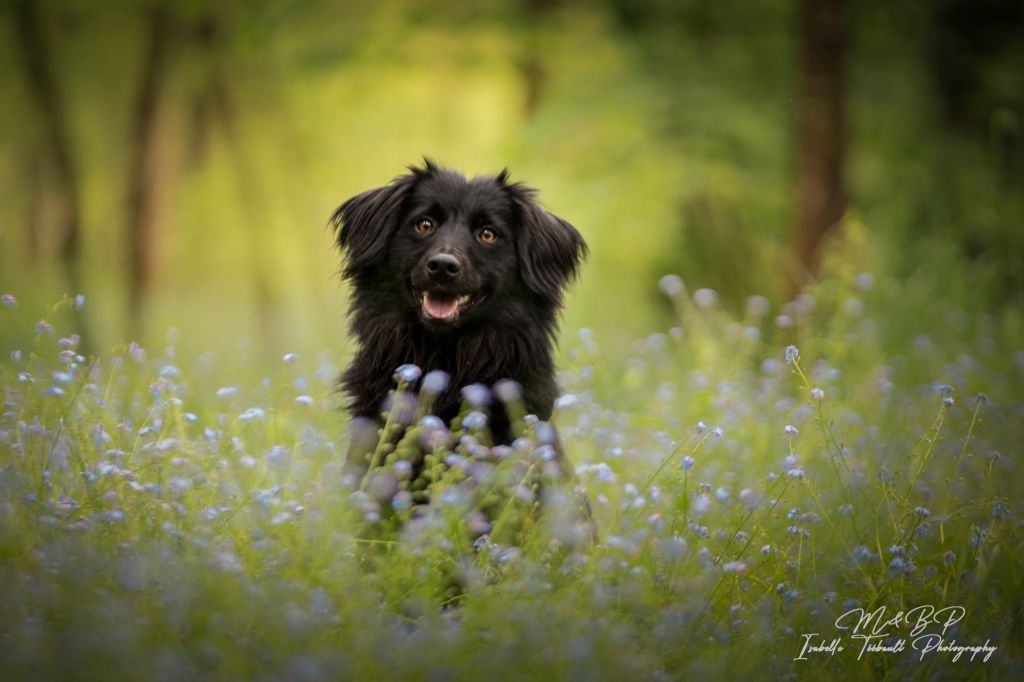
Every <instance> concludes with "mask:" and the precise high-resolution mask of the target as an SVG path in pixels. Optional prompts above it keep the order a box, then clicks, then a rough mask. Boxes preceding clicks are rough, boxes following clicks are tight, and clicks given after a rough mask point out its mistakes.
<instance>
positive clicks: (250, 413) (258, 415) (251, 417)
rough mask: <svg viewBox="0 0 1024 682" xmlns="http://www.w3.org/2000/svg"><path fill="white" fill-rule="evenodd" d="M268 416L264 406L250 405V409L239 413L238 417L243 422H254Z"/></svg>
mask: <svg viewBox="0 0 1024 682" xmlns="http://www.w3.org/2000/svg"><path fill="white" fill-rule="evenodd" d="M266 416H267V411H266V410H264V409H263V408H262V407H250V408H249V409H248V410H246V411H245V412H243V413H242V414H240V415H238V419H239V420H240V421H243V422H253V421H257V420H259V419H264V418H265V417H266Z"/></svg>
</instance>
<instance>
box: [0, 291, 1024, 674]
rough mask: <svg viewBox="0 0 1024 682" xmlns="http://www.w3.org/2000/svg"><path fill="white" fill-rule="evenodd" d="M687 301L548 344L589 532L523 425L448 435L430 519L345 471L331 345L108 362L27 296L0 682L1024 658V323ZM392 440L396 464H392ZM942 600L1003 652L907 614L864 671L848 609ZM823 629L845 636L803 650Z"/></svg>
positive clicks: (904, 308) (14, 370) (999, 670)
mask: <svg viewBox="0 0 1024 682" xmlns="http://www.w3.org/2000/svg"><path fill="white" fill-rule="evenodd" d="M673 286H674V285H673V282H672V281H671V280H667V281H663V288H665V289H666V290H669V291H670V292H672V293H674V294H675V295H674V296H673V297H672V298H671V302H672V303H673V304H674V309H675V311H676V317H677V319H676V320H675V322H674V323H673V324H674V326H673V328H672V329H671V330H670V331H668V332H667V333H664V334H662V333H658V334H652V335H650V336H648V337H646V338H642V339H638V340H636V341H635V342H634V343H633V344H632V345H631V346H630V347H629V348H628V349H627V350H626V351H624V352H623V353H621V354H620V353H618V352H617V351H615V352H613V351H606V350H603V347H602V345H601V343H602V342H601V339H600V338H597V335H596V334H594V333H593V332H591V331H589V330H567V331H566V332H565V333H564V334H563V340H562V348H563V351H564V356H565V357H566V358H567V362H565V363H564V367H563V372H562V374H561V376H560V381H561V384H562V387H563V389H564V390H565V391H566V394H567V396H569V397H566V398H564V399H563V400H561V401H560V402H559V407H558V409H557V410H556V415H555V418H554V422H555V423H556V425H557V427H558V429H559V434H560V437H561V440H562V441H563V443H564V445H565V448H566V450H567V452H568V455H569V458H570V459H571V460H572V465H573V466H574V467H576V472H575V477H576V485H577V486H578V489H579V490H585V491H586V494H587V496H588V497H589V500H590V504H591V507H592V509H593V514H594V519H595V521H596V524H597V527H598V538H597V541H596V543H594V542H590V541H587V540H586V539H585V533H580V532H578V530H579V529H578V528H577V525H578V524H577V522H576V517H574V516H573V515H571V514H562V513H560V510H561V507H560V504H561V503H562V502H565V501H566V500H571V499H572V495H571V491H562V490H560V489H559V488H558V486H556V485H554V484H552V483H551V482H550V481H551V480H554V479H557V478H559V476H558V474H557V472H552V471H550V468H549V469H545V467H544V464H543V462H539V461H537V460H536V458H537V456H538V453H540V454H543V449H542V448H540V447H538V443H537V442H536V441H537V440H538V438H537V437H536V434H537V429H538V428H539V427H536V426H529V425H526V424H524V425H523V431H522V435H523V438H524V441H522V442H521V443H520V447H519V448H518V449H517V450H516V451H515V452H514V453H513V454H506V457H505V458H504V459H503V460H502V461H501V462H500V463H497V464H495V463H494V462H492V461H491V460H493V454H494V453H493V452H492V451H491V450H490V449H489V448H486V447H484V446H481V445H480V442H481V441H484V442H485V441H486V433H484V432H479V433H469V434H468V435H471V436H473V437H472V438H470V439H461V440H460V439H459V437H460V436H461V435H464V434H466V433H468V432H470V431H473V430H471V429H463V428H461V425H459V424H455V425H453V430H454V433H453V438H452V440H451V443H452V444H453V447H454V450H452V451H449V449H448V448H445V447H444V446H443V445H442V446H439V447H438V449H437V450H435V452H434V453H433V455H432V459H431V460H430V461H429V465H430V466H429V467H428V470H429V472H430V476H431V478H430V480H429V481H425V483H426V484H428V485H427V487H426V488H424V489H423V490H422V492H423V493H427V492H429V494H430V496H431V498H432V500H433V502H432V504H431V505H430V507H429V509H428V510H427V512H426V513H425V514H422V515H417V516H418V518H417V519H416V520H412V516H413V512H412V511H411V510H409V509H408V508H407V506H408V505H407V502H408V501H409V498H402V499H403V500H404V502H400V503H396V504H392V503H391V500H390V496H391V495H392V494H393V493H394V492H395V489H391V490H387V491H384V492H382V491H381V489H382V487H387V486H377V487H375V486H374V484H373V483H372V482H370V481H368V482H367V484H366V485H364V486H363V487H364V488H365V489H364V490H363V491H361V492H355V493H354V494H353V492H354V488H353V486H352V485H351V483H349V484H346V482H345V481H343V478H342V466H341V465H342V461H343V458H344V451H345V419H344V417H343V416H342V414H341V413H340V412H339V410H338V403H339V400H338V397H337V396H336V395H335V394H334V392H333V381H334V379H335V376H336V372H337V368H336V367H334V366H332V365H331V363H330V358H331V357H332V355H331V353H330V352H326V353H323V354H321V355H320V356H314V355H311V354H305V353H304V354H302V355H301V356H299V357H297V358H296V357H290V356H289V357H288V358H286V359H283V360H280V361H279V362H274V363H272V364H268V363H262V362H259V361H258V360H256V359H254V358H252V357H249V356H248V355H247V354H246V352H240V353H239V354H238V355H236V356H233V357H230V358H221V359H218V357H217V356H214V355H212V354H205V355H200V356H196V357H177V356H176V353H175V349H174V341H175V339H174V338H173V336H172V338H171V339H170V343H169V345H168V347H167V348H166V349H164V350H160V349H149V351H148V352H146V351H143V350H142V349H140V348H138V347H136V346H131V347H124V348H117V349H114V350H112V351H111V352H108V353H104V354H103V355H102V356H101V357H100V358H98V359H93V358H83V357H81V356H77V355H76V351H75V341H74V339H73V338H72V337H70V336H64V337H61V332H60V331H54V330H53V329H52V328H51V327H49V326H48V325H40V326H39V327H38V329H37V332H36V334H35V336H34V340H33V341H32V345H31V347H24V348H21V349H15V348H10V347H8V346H9V345H10V344H9V343H8V341H7V340H8V339H11V338H24V334H22V333H21V330H18V332H19V333H18V334H14V333H13V327H14V325H21V324H23V323H24V320H23V319H22V317H21V315H22V313H23V312H25V311H22V310H20V309H19V308H18V307H17V305H16V304H15V303H14V302H13V301H8V302H7V303H8V304H9V305H6V306H5V307H3V308H0V332H2V335H0V346H3V351H4V359H3V361H2V364H0V391H2V394H3V414H2V417H0V594H2V596H3V608H2V609H0V641H2V644H3V646H2V647H0V678H3V679H12V680H13V679H26V680H28V679H31V680H42V679H97V680H121V679H126V680H132V679H139V680H150V679H183V678H194V679H198V678H203V679H206V678H210V679H224V680H234V679H243V678H255V679H287V680H301V679H360V680H362V679H403V680H405V679H409V680H445V679H491V678H493V679H571V680H577V679H579V680H584V679H585V680H591V679H609V680H622V679H629V680H632V679H656V680H661V679H666V680H667V679H820V678H824V677H828V678H833V679H865V678H866V677H877V678H886V679H906V678H910V679H947V678H953V679H1005V678H1008V677H1009V676H1011V675H1012V671H1014V670H1016V671H1018V672H1019V670H1020V667H1021V665H1022V664H1024V659H1022V655H1021V654H1022V652H1021V642H1024V638H1022V636H1021V635H1022V632H1021V628H1022V624H1021V608H1022V606H1021V605H1022V603H1024V575H1022V566H1024V561H1022V558H1024V557H1022V550H1024V546H1022V542H1021V529H1020V522H1019V519H1020V515H1021V511H1022V507H1021V500H1022V496H1021V492H1022V490H1021V489H1022V478H1021V476H1020V474H1019V472H1018V469H1017V467H1018V459H1019V454H1018V453H1019V451H1020V447H1019V444H1020V443H1021V442H1022V438H1024V427H1022V419H1021V414H1022V409H1024V391H1022V373H1024V367H1022V365H1024V362H1022V356H1021V354H1020V350H1021V349H1020V348H1019V343H1020V335H1019V334H1018V333H1017V332H1018V330H1019V324H1020V323H1019V318H1018V317H1017V316H1015V315H1014V314H1013V313H1012V312H1006V313H1004V314H1002V315H1001V316H992V315H980V314H979V315H975V314H972V313H970V312H963V311H954V310H944V309H943V308H942V306H941V305H935V304H934V302H932V304H929V302H928V300H927V295H925V294H914V292H913V291H911V290H909V288H901V286H900V285H899V284H897V283H895V282H892V281H875V282H872V280H871V278H868V277H864V276H860V277H856V278H855V277H852V276H850V277H848V278H838V277H837V278H835V279H830V280H826V281H825V282H824V283H823V284H822V285H820V286H818V287H817V288H816V289H814V290H812V291H810V292H809V293H808V294H807V295H805V296H804V297H801V298H800V299H798V301H797V302H796V303H794V304H790V305H789V306H788V307H787V308H786V310H784V311H768V310H765V309H763V305H762V302H758V301H754V302H752V303H751V304H750V305H749V306H748V308H747V311H746V313H744V315H743V316H742V317H741V318H735V317H733V316H732V315H731V314H729V313H727V312H726V311H725V310H723V309H722V308H720V307H719V306H718V305H717V304H716V303H714V302H713V301H710V300H709V299H710V296H709V295H707V294H701V295H699V296H696V297H691V296H690V295H689V294H688V292H686V291H685V290H682V291H678V288H679V287H678V284H676V285H675V287H676V288H675V289H673ZM915 296H917V298H915ZM698 303H700V304H701V305H698ZM73 305H74V302H73V301H72V300H67V301H63V302H61V303H59V304H58V305H57V306H55V307H54V309H53V310H51V311H50V313H49V314H48V316H47V317H48V319H50V320H51V321H52V323H53V324H54V325H57V326H58V327H59V326H60V324H61V322H62V320H64V313H65V311H66V309H68V308H70V307H71V306H73ZM41 312H42V311H39V312H35V313H33V312H32V311H28V312H27V313H26V314H29V315H31V316H32V317H34V316H35V315H38V314H40V313H41ZM780 314H784V315H786V316H787V318H786V319H782V320H778V319H776V316H777V315H780ZM68 333H69V332H68ZM926 333H927V334H929V336H924V334H926ZM790 344H793V349H790V350H788V351H787V347H788V346H790ZM1015 344H1016V346H1015ZM796 348H798V349H799V350H798V351H797V350H795V349H796ZM16 350H17V351H20V352H17V353H14V352H13V351H16ZM1014 351H1016V355H1014ZM612 355H615V357H612ZM619 355H622V357H619ZM617 367H622V368H624V369H622V370H619V369H614V368H617ZM816 389H817V390H816ZM818 390H820V391H821V393H820V394H819V393H818V392H817V391H818ZM300 396H301V397H300ZM815 396H818V397H815ZM297 398H298V400H296V399H297ZM408 445H409V443H408V441H406V442H405V443H404V444H402V443H399V444H397V447H394V448H392V447H385V448H383V449H381V450H380V451H379V453H378V455H379V461H381V462H383V464H384V466H385V468H386V469H387V470H388V471H393V472H399V473H398V474H397V475H396V478H395V479H394V481H393V482H398V481H400V480H402V479H401V473H400V471H401V465H400V464H398V462H399V461H400V460H401V459H402V458H403V457H404V456H405V454H403V453H407V452H408ZM453 455H455V456H453ZM489 462H490V463H489ZM525 472H529V475H526V473H525ZM544 477H547V478H548V479H550V480H549V483H548V485H546V486H544V487H543V488H537V487H536V486H535V485H534V483H535V482H536V481H537V480H539V479H543V478H544ZM421 485H422V483H421ZM409 487H411V488H415V486H409ZM396 489H397V488H396ZM565 492H568V493H569V494H562V493H565ZM541 494H544V495H546V496H547V498H546V499H547V503H546V505H545V509H546V510H547V511H546V512H545V513H543V514H538V513H536V508H535V502H536V501H537V499H538V495H541ZM410 497H412V498H413V499H414V500H415V498H417V497H418V496H417V495H411V496H410ZM480 509H486V510H487V511H488V512H489V515H490V516H489V518H486V519H485V518H483V517H481V515H480V514H479V510H480ZM503 526H504V527H503ZM486 530H489V534H487V535H485V536H483V537H482V538H481V537H479V534H480V533H481V532H482V531H486ZM512 538H515V542H514V543H513V541H512ZM927 605H932V606H934V607H935V608H937V609H938V608H944V607H952V606H962V607H963V609H964V610H965V611H964V615H963V618H962V620H960V621H959V622H958V623H957V624H955V625H953V626H952V627H951V628H950V629H949V630H948V631H947V632H945V633H944V637H945V641H946V643H947V644H948V643H950V642H951V640H954V639H955V640H956V643H957V644H960V645H980V644H983V643H985V642H986V641H988V642H989V643H990V644H991V645H994V646H996V647H998V648H997V649H996V650H995V652H994V653H993V654H992V655H991V658H990V659H989V660H988V661H987V662H982V660H981V658H982V656H983V655H984V654H981V655H978V656H977V657H976V659H975V660H974V661H972V660H970V653H969V652H968V653H965V654H963V655H962V656H961V658H960V659H959V660H957V661H955V662H954V660H953V655H952V654H951V653H947V652H932V653H929V654H927V655H925V656H924V657H923V658H922V657H921V654H920V652H917V651H914V650H913V649H912V647H911V643H912V642H913V641H914V639H915V637H914V636H911V634H910V631H911V629H912V628H911V626H908V625H907V624H906V623H902V622H898V623H894V624H892V625H890V626H889V627H887V628H884V629H883V630H882V631H883V632H887V633H889V634H891V635H893V636H894V637H896V638H897V639H900V638H903V639H906V640H907V641H906V650H905V651H904V652H902V653H865V654H864V655H863V656H862V657H860V659H859V660H858V654H859V653H860V647H861V645H862V643H863V642H862V641H860V640H857V639H855V638H853V637H852V636H851V635H852V633H851V632H850V631H840V630H839V629H837V627H836V619H837V617H839V616H840V614H842V613H844V612H846V611H849V610H850V609H853V608H858V607H860V608H863V609H865V610H868V611H873V610H875V609H877V608H879V607H885V608H886V609H887V611H886V613H887V618H892V617H894V616H895V615H896V614H897V612H899V611H901V610H904V611H905V610H908V609H911V608H914V607H919V606H927ZM922 613H923V612H922V611H917V612H915V614H914V615H915V616H921V615H922ZM947 613H951V612H947ZM954 615H955V613H954ZM807 633H819V634H820V638H821V639H823V640H825V641H826V643H827V641H829V640H831V639H833V638H834V637H842V639H843V642H842V643H843V646H844V647H846V649H845V650H844V651H842V652H840V653H838V654H837V655H836V656H834V657H833V656H830V655H827V654H810V655H809V656H808V660H794V659H795V658H796V657H798V656H799V654H800V651H801V647H802V645H803V643H804V638H803V637H802V635H804V634H807ZM926 633H928V634H941V633H942V627H941V625H935V624H930V625H928V627H927V628H925V630H924V631H921V632H918V633H917V636H920V635H922V634H926ZM816 640H817V638H816ZM880 641H881V640H880ZM892 643H893V642H889V644H892Z"/></svg>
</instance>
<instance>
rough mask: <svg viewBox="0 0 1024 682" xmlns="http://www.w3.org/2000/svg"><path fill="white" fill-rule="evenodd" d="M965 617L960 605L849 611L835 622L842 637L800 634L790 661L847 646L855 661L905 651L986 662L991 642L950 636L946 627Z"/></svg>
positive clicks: (833, 651) (991, 645)
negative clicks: (962, 640)
mask: <svg viewBox="0 0 1024 682" xmlns="http://www.w3.org/2000/svg"><path fill="white" fill-rule="evenodd" d="M966 615H967V610H966V609H965V608H964V607H962V606H946V607H943V608H936V607H934V606H931V605H924V606H918V607H916V608H913V609H910V610H908V611H896V612H895V613H892V612H890V611H889V610H888V608H887V607H885V606H879V607H878V608H877V609H875V610H874V611H867V610H865V609H862V608H855V609H850V610H849V611H847V612H846V613H843V614H841V615H840V616H839V617H838V618H836V622H835V626H836V629H837V630H840V631H842V632H843V633H844V634H842V635H840V636H838V637H832V638H831V639H830V638H828V636H823V635H822V634H821V633H820V632H808V633H804V634H803V635H801V637H802V638H803V640H804V641H803V645H802V646H801V648H800V655H798V656H797V657H796V658H794V659H793V660H795V661H806V660H810V659H811V657H813V656H820V655H828V656H835V655H837V654H838V653H839V652H841V651H845V650H846V649H847V644H849V646H850V647H851V648H853V649H855V650H857V660H858V661H859V660H860V659H861V658H863V657H864V656H865V655H866V654H898V653H902V652H904V651H908V650H909V651H914V652H916V654H915V655H917V656H919V660H922V661H923V660H924V658H925V657H926V656H931V655H946V656H950V657H951V658H952V660H953V661H959V660H960V659H961V658H965V657H966V658H965V660H968V659H969V660H971V661H974V660H976V659H978V660H981V661H985V662H987V661H988V660H989V659H990V658H991V657H992V654H993V653H995V651H996V650H997V649H998V648H999V647H997V646H995V645H993V644H991V640H987V639H986V640H985V643H984V644H963V643H959V642H957V640H956V639H955V638H951V637H950V635H951V633H950V632H949V630H950V628H952V627H953V626H954V625H956V624H957V623H959V622H960V621H962V620H963V619H964V616H966Z"/></svg>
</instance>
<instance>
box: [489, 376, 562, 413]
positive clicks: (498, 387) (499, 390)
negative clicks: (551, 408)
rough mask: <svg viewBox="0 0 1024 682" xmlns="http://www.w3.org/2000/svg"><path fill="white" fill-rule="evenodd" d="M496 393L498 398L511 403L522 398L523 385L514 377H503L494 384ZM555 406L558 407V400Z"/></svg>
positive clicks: (507, 403)
mask: <svg viewBox="0 0 1024 682" xmlns="http://www.w3.org/2000/svg"><path fill="white" fill-rule="evenodd" d="M494 395H496V396H498V400H500V401H501V402H503V403H505V404H506V405H509V404H511V403H515V402H519V401H520V400H522V398H523V387H522V386H520V385H519V382H517V381H513V380H512V379H502V380H501V381H499V382H498V383H496V384H494ZM559 400H560V399H559ZM555 407H558V401H555Z"/></svg>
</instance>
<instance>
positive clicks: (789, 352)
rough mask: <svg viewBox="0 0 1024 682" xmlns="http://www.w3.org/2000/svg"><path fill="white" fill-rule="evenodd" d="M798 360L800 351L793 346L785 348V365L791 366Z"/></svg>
mask: <svg viewBox="0 0 1024 682" xmlns="http://www.w3.org/2000/svg"><path fill="white" fill-rule="evenodd" d="M799 359H800V349H799V348H797V347H796V346H794V345H792V344H791V345H789V346H786V364H787V365H792V364H793V363H794V362H796V361H797V360H799Z"/></svg>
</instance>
